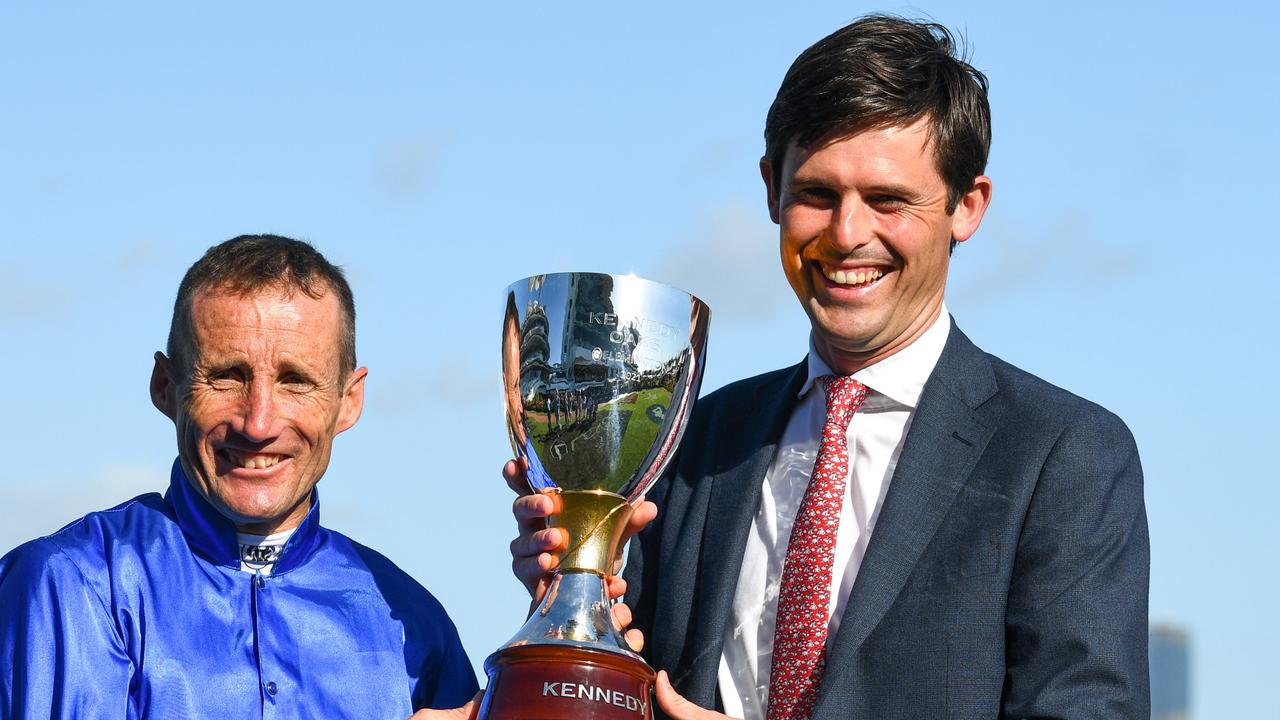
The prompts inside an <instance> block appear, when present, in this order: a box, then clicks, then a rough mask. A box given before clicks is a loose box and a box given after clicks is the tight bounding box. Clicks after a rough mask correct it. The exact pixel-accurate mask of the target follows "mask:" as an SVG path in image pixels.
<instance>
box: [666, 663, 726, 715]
mask: <svg viewBox="0 0 1280 720" xmlns="http://www.w3.org/2000/svg"><path fill="white" fill-rule="evenodd" d="M653 690H654V695H656V696H657V698H658V706H659V707H661V708H662V709H663V711H664V712H666V713H667V714H668V715H670V716H671V718H672V720H713V718H725V717H727V716H726V715H721V714H720V713H718V712H712V711H710V710H706V709H703V708H700V707H698V706H697V705H694V704H693V703H691V702H689V701H688V700H686V699H685V698H684V696H683V695H681V694H680V693H678V692H676V689H675V688H673V687H671V678H669V677H667V671H666V670H659V671H658V680H657V683H656V684H655V686H654V689H653Z"/></svg>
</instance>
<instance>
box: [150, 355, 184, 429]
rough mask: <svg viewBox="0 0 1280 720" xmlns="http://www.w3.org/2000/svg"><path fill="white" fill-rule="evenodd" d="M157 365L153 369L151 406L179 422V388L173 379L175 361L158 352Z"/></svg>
mask: <svg viewBox="0 0 1280 720" xmlns="http://www.w3.org/2000/svg"><path fill="white" fill-rule="evenodd" d="M155 360H156V364H155V366H153V367H152V368H151V404H152V405H155V406H156V409H157V410H159V411H160V412H162V413H164V415H165V417H167V418H169V419H170V420H173V421H174V422H177V420H178V388H177V386H176V385H175V383H174V379H173V361H171V360H170V359H169V358H167V357H165V354H164V353H162V352H160V351H158V350H157V351H156V356H155Z"/></svg>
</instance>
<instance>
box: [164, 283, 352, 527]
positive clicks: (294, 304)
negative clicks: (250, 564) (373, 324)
mask: <svg viewBox="0 0 1280 720" xmlns="http://www.w3.org/2000/svg"><path fill="white" fill-rule="evenodd" d="M340 319H341V313H340V310H339V307H338V301H337V299H336V297H335V296H334V294H333V293H332V292H327V293H325V294H324V295H323V296H322V297H320V298H318V299H317V298H312V297H310V296H308V295H306V294H305V293H302V292H295V293H293V294H291V295H285V294H283V293H282V292H281V291H278V290H274V289H267V290H264V291H260V292H256V293H251V294H249V295H239V294H234V293H229V292H226V291H224V290H219V289H205V290H202V291H200V292H198V293H196V295H195V296H194V297H193V299H192V304H191V324H192V332H193V338H192V342H191V346H190V347H189V348H188V351H187V356H188V363H187V364H188V365H189V367H187V368H182V367H178V364H177V363H175V362H173V361H171V360H169V359H168V358H166V357H165V356H164V355H162V354H160V353H157V354H156V367H155V371H154V372H153V374H152V380H151V392H152V400H153V402H154V403H155V404H156V407H158V408H160V410H161V412H164V413H165V414H166V415H168V416H169V417H170V418H171V419H172V420H173V422H174V425H176V426H177V434H178V455H179V458H180V459H181V461H182V467H183V470H184V471H185V472H186V474H187V477H188V479H189V480H190V481H191V484H192V486H193V487H195V489H196V490H197V491H199V492H200V494H201V495H203V496H204V497H205V498H206V499H207V500H208V501H209V502H210V503H211V504H212V505H213V506H214V507H215V508H217V509H218V511H219V512H221V513H222V514H223V515H224V516H226V517H227V518H228V519H230V520H231V521H232V522H234V523H235V524H236V525H237V527H239V528H240V529H241V530H245V531H248V532H257V533H261V534H268V533H272V532H278V531H280V530H286V529H289V528H291V527H294V526H296V525H297V524H298V523H299V522H301V521H302V518H303V517H305V516H306V513H307V510H308V508H309V507H310V496H311V489H312V488H313V487H315V484H316V482H318V481H319V480H320V476H321V475H323V474H324V471H325V468H327V467H328V465H329V453H330V451H331V449H332V445H333V437H334V436H335V435H337V434H338V433H340V432H342V431H343V430H346V429H347V428H349V427H351V426H352V425H354V424H355V422H356V420H357V419H358V418H359V417H360V410H361V408H362V406H363V404H364V377H365V375H366V373H367V371H366V370H365V369H364V368H360V369H357V370H356V371H355V372H352V373H349V374H347V376H346V377H343V374H342V372H341V368H340V363H339V356H340V351H339V346H340V343H339V332H340V327H341V322H340Z"/></svg>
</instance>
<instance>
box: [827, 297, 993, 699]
mask: <svg viewBox="0 0 1280 720" xmlns="http://www.w3.org/2000/svg"><path fill="white" fill-rule="evenodd" d="M995 393H996V384H995V376H994V374H993V373H992V370H991V366H990V362H989V361H988V360H987V358H986V356H985V355H984V354H983V353H982V352H981V351H980V350H978V348H976V347H974V345H973V343H971V342H970V341H969V339H968V338H967V337H965V336H964V334H963V333H961V332H960V330H959V329H958V328H957V327H956V326H955V323H954V322H952V325H951V332H950V335H949V336H948V338H947V344H946V347H945V348H944V349H943V352H942V355H941V357H939V359H938V364H937V366H936V367H935V368H934V371H933V373H932V375H930V377H929V380H928V382H927V383H926V384H925V387H924V391H923V392H922V393H921V396H920V403H919V405H918V406H917V408H916V413H915V416H914V417H913V418H912V421H911V429H910V430H909V431H908V433H907V438H906V442H905V443H904V444H903V448H902V453H901V454H900V455H899V457H898V464H897V467H896V468H895V470H894V473H893V478H892V480H891V481H890V483H889V491H888V493H887V494H886V496H885V501H884V507H883V508H882V509H881V511H880V517H879V520H878V521H877V523H876V527H875V529H874V531H873V532H872V535H871V541H870V543H869V544H868V546H867V554H866V557H865V558H864V559H863V562H862V567H861V568H860V569H859V571H858V577H857V579H856V580H855V581H854V584H853V589H852V590H851V591H850V595H849V601H848V603H847V604H846V606H845V614H844V617H843V618H841V621H840V629H839V630H838V631H837V633H836V637H835V639H834V641H833V644H832V647H831V653H830V657H829V658H828V662H827V673H826V676H825V677H824V679H823V692H822V693H821V694H820V697H819V706H818V708H817V710H820V709H821V707H822V695H825V694H826V690H827V688H830V687H839V686H840V685H841V680H840V675H841V674H843V673H844V672H847V671H848V670H849V669H850V668H851V667H852V666H853V665H854V658H855V655H856V653H857V651H858V648H859V647H861V645H862V643H863V641H865V640H866V638H867V636H868V635H869V634H870V633H871V631H872V630H873V629H874V628H875V626H876V625H877V624H878V623H879V622H880V620H881V618H882V617H884V614H885V612H886V611H887V610H888V609H889V607H890V606H891V605H892V604H893V602H894V600H895V599H896V598H897V597H898V593H899V592H900V591H901V590H902V588H903V586H904V585H905V584H906V581H907V578H908V577H909V576H910V574H911V571H912V569H913V568H914V567H915V564H916V561H917V560H919V558H920V555H921V553H922V552H923V551H924V549H925V547H926V546H927V545H928V544H929V541H930V540H931V539H932V538H933V535H934V533H935V532H936V531H937V529H938V526H939V525H940V524H941V522H942V520H943V518H944V517H945V516H946V514H947V511H948V510H949V509H950V507H951V504H952V502H953V501H954V500H955V497H956V494H957V493H958V492H959V491H960V488H961V487H963V485H964V484H965V482H966V481H967V479H968V477H969V474H970V472H972V470H973V468H974V465H975V464H976V463H977V461H978V458H979V457H980V456H981V455H982V452H983V449H984V448H985V447H986V445H987V442H988V441H989V440H990V439H991V435H992V433H993V432H994V430H995V427H994V426H993V425H992V424H991V423H990V422H989V421H988V420H986V419H985V418H983V417H982V416H981V415H980V414H979V413H978V412H977V411H976V409H977V408H978V406H980V405H981V404H982V403H983V402H985V401H986V400H987V399H989V398H990V397H991V396H992V395H994V394H995ZM819 714H820V713H818V712H815V717H818V716H819Z"/></svg>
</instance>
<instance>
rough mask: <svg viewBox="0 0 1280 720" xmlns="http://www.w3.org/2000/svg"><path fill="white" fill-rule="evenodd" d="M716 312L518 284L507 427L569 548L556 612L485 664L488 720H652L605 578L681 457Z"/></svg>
mask: <svg viewBox="0 0 1280 720" xmlns="http://www.w3.org/2000/svg"><path fill="white" fill-rule="evenodd" d="M709 317H710V311H709V310H708V309H707V306H706V304H704V303H703V302H702V301H701V300H698V299H697V298H695V297H693V296H691V295H689V294H687V293H684V292H681V291H680V290H677V289H675V288H671V287H667V286H665V285H661V284H658V283H654V282H650V281H648V280H643V279H641V278H637V277H634V276H630V275H601V274H595V273H559V274H553V275H536V276H534V277H531V278H528V279H526V280H522V281H520V282H518V283H515V284H514V285H512V286H511V287H509V288H507V298H506V315H505V317H504V319H503V332H502V375H503V383H504V386H503V389H504V391H505V400H506V413H507V428H508V431H509V433H510V436H511V445H512V447H513V448H514V449H515V453H516V458H517V461H518V462H519V463H520V465H521V467H522V468H523V469H524V472H525V476H526V477H527V478H528V481H529V486H530V488H531V490H532V491H534V492H541V493H545V494H547V495H550V496H551V497H552V498H553V499H554V501H555V504H556V513H555V515H554V516H553V517H552V518H551V519H550V521H549V523H550V524H551V525H552V526H554V527H563V528H565V529H566V530H567V531H568V534H569V547H568V549H567V550H566V551H565V552H564V554H563V555H562V556H561V559H560V565H559V567H558V568H557V570H556V574H555V576H554V577H553V578H552V580H551V584H550V586H549V589H548V590H547V593H546V595H545V596H544V597H543V600H542V603H541V604H540V605H539V606H538V608H537V610H535V611H534V613H533V615H532V616H530V618H529V620H528V622H526V623H525V625H524V627H522V628H521V629H520V631H519V632H517V633H516V634H515V637H513V638H512V639H511V641H510V642H508V643H507V644H506V645H504V646H503V647H502V648H500V649H499V650H498V651H497V652H495V653H494V654H493V655H490V656H489V658H488V659H487V660H486V661H485V671H486V672H487V673H488V675H489V684H488V687H487V688H486V690H485V695H484V700H483V702H482V703H481V706H480V711H479V717H480V718H482V719H483V720H512V719H515V718H520V719H522V720H534V719H537V720H555V719H564V720H570V719H572V720H581V719H591V718H599V719H601V720H603V719H605V718H631V719H635V720H649V719H650V718H652V717H653V713H652V710H651V708H650V702H651V697H652V694H651V691H652V688H653V680H654V672H653V670H652V669H650V668H649V666H648V665H647V664H645V662H644V660H642V659H640V656H639V655H637V654H636V653H634V652H632V650H631V649H630V648H629V647H628V646H627V644H626V642H625V641H624V640H623V638H622V635H621V633H619V632H618V631H617V629H616V628H614V625H613V618H612V616H611V614H610V611H609V609H610V603H609V600H608V598H607V597H606V594H605V582H604V580H605V577H606V576H607V575H609V574H611V573H613V572H614V571H615V568H614V567H613V563H614V558H615V557H617V556H618V553H619V551H620V547H619V541H620V539H621V536H622V533H623V530H624V529H625V527H626V523H627V518H628V517H630V515H631V511H632V508H633V507H634V506H635V505H636V504H638V503H639V502H640V501H641V499H642V498H643V496H644V493H645V492H647V491H648V490H649V488H650V487H651V486H652V485H653V483H654V482H655V481H656V480H657V479H658V477H659V476H660V475H661V474H662V472H663V470H664V469H665V468H666V467H667V464H668V463H669V462H670V461H671V459H672V457H673V456H674V454H675V450H676V446H677V445H678V444H679V442H680V437H681V435H683V433H684V428H685V424H686V423H687V421H688V419H689V412H690V411H691V410H692V409H693V403H694V400H695V399H696V398H697V396H698V387H699V384H700V382H701V380H702V368H703V361H704V357H705V350H706V337H707V322H708V320H709Z"/></svg>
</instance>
